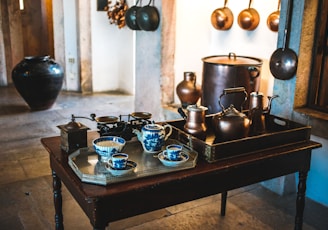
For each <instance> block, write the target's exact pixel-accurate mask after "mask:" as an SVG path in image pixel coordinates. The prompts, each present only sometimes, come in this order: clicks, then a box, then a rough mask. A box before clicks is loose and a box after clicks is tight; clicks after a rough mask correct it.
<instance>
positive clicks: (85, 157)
mask: <svg viewBox="0 0 328 230" xmlns="http://www.w3.org/2000/svg"><path fill="white" fill-rule="evenodd" d="M173 143H176V144H181V145H183V151H184V152H187V153H188V154H189V159H188V160H187V161H186V162H185V163H183V164H181V165H179V166H176V167H167V166H164V165H163V164H162V163H161V162H160V160H159V159H158V158H157V155H158V153H157V154H152V153H146V152H144V151H143V149H142V146H141V144H140V142H139V141H137V140H131V141H128V142H127V143H126V145H125V147H124V148H123V150H122V152H125V153H128V154H129V160H130V161H133V162H135V163H136V164H137V167H136V168H135V170H134V172H130V173H129V174H125V175H121V176H113V175H112V174H111V173H110V172H109V171H108V170H107V169H106V163H104V162H100V161H98V155H97V153H96V152H95V151H94V149H93V147H86V148H81V149H79V150H77V151H75V152H73V153H72V154H70V155H69V157H68V164H69V165H70V167H71V168H72V169H73V171H74V172H75V173H76V175H77V176H78V177H79V178H80V179H81V181H82V182H86V183H92V184H98V185H108V184H113V183H118V182H122V181H128V180H134V179H138V178H142V177H147V176H153V175H158V174H164V173H170V172H175V171H180V170H186V169H190V168H194V167H195V166H196V162H197V157H198V153H197V152H196V151H194V150H192V149H191V148H189V147H188V146H186V145H184V144H183V143H181V142H179V141H177V140H173V139H168V140H167V141H166V143H165V145H169V144H173ZM163 149H165V146H164V147H163Z"/></svg>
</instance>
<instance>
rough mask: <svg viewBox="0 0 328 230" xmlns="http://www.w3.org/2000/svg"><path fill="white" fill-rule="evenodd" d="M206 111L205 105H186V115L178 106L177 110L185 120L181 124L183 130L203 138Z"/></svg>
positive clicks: (205, 128)
mask: <svg viewBox="0 0 328 230" xmlns="http://www.w3.org/2000/svg"><path fill="white" fill-rule="evenodd" d="M206 111H207V107H205V106H197V105H189V106H187V115H186V114H185V112H184V111H183V110H182V108H179V109H178V112H179V113H180V115H181V116H182V117H183V118H184V119H185V120H186V123H185V125H184V126H183V129H184V131H186V132H187V133H189V134H191V135H193V136H195V137H197V138H199V139H201V140H205V138H206V130H207V127H206V122H205V113H206Z"/></svg>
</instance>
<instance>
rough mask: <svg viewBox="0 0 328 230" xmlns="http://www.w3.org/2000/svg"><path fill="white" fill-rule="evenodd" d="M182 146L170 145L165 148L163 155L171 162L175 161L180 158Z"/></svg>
mask: <svg viewBox="0 0 328 230" xmlns="http://www.w3.org/2000/svg"><path fill="white" fill-rule="evenodd" d="M181 151H182V146H181V145H178V144H171V145H168V146H166V151H165V153H164V155H165V156H166V157H167V158H168V159H169V160H171V161H177V160H179V159H180V158H181Z"/></svg>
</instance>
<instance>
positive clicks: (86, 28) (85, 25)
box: [77, 0, 94, 93]
mask: <svg viewBox="0 0 328 230" xmlns="http://www.w3.org/2000/svg"><path fill="white" fill-rule="evenodd" d="M90 4H94V3H93V2H90V1H89V0H80V1H78V10H77V11H78V13H77V16H78V22H79V25H78V33H77V34H78V38H79V44H78V48H79V55H80V74H81V90H82V93H92V47H91V12H90V9H91V6H90Z"/></svg>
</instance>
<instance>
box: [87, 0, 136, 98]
mask: <svg viewBox="0 0 328 230" xmlns="http://www.w3.org/2000/svg"><path fill="white" fill-rule="evenodd" d="M90 2H91V18H92V20H91V27H92V31H91V34H92V38H91V39H92V81H93V91H94V92H101V91H122V92H124V93H128V94H134V88H135V87H134V78H135V73H134V69H135V66H134V62H135V60H134V57H135V55H134V52H135V51H134V49H135V48H134V40H135V35H134V33H135V32H134V31H132V30H130V29H129V28H128V27H127V26H125V27H124V28H122V29H119V28H118V27H117V26H116V25H111V24H110V23H109V20H108V17H107V12H106V11H97V1H90ZM127 3H128V5H129V6H132V5H133V1H132V0H129V1H127Z"/></svg>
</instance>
